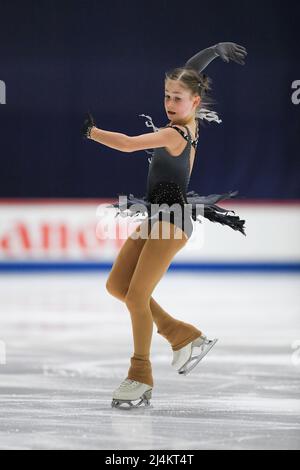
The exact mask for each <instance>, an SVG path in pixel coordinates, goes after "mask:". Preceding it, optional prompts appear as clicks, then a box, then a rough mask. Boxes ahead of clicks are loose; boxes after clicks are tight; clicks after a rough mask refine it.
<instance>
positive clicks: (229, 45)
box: [185, 42, 247, 73]
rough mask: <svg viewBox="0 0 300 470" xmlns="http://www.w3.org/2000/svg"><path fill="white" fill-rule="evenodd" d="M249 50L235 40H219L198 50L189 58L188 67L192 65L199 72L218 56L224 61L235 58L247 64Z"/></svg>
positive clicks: (239, 62)
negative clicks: (246, 58)
mask: <svg viewBox="0 0 300 470" xmlns="http://www.w3.org/2000/svg"><path fill="white" fill-rule="evenodd" d="M246 55H247V51H246V49H245V47H243V46H240V45H238V44H235V43H234V42H219V43H218V44H215V45H214V46H210V47H207V48H206V49H203V50H202V51H199V52H197V54H195V55H194V56H192V57H191V58H190V59H188V60H187V62H186V63H185V66H186V67H192V68H193V69H195V70H197V71H198V72H199V73H200V72H202V70H204V69H205V68H206V67H207V66H208V64H210V63H211V62H212V61H213V60H214V59H215V58H216V57H221V59H222V60H223V61H224V62H229V60H233V61H234V62H236V63H238V64H240V65H245V62H244V60H245V57H246Z"/></svg>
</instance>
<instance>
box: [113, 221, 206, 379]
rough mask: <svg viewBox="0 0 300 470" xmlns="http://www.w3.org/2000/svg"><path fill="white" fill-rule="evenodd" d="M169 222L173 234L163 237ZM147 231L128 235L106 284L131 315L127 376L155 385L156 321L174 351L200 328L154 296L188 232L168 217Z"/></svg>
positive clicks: (198, 332)
mask: <svg viewBox="0 0 300 470" xmlns="http://www.w3.org/2000/svg"><path fill="white" fill-rule="evenodd" d="M146 223H148V222H147V220H146V221H145V222H142V224H141V225H139V227H137V229H136V230H135V231H134V232H137V233H139V232H140V230H141V226H142V225H143V224H146ZM166 224H167V225H168V228H167V230H168V229H169V228H170V236H169V238H165V239H164V238H162V230H163V226H164V227H166ZM164 230H165V229H164ZM164 233H168V232H164ZM148 234H149V236H148V238H137V239H134V238H132V236H129V237H128V238H127V240H126V241H125V243H124V244H123V246H122V248H121V250H120V252H119V254H118V256H117V258H116V260H115V262H114V264H113V267H112V270H111V272H110V275H109V277H108V280H107V283H106V288H107V290H108V292H109V293H110V294H111V295H113V296H114V297H116V298H118V299H119V300H121V301H122V302H124V303H125V304H126V306H127V308H128V310H129V312H130V316H131V323H132V332H133V340H134V355H133V356H132V357H131V366H130V368H129V372H128V375H127V378H129V379H132V380H136V381H138V382H142V383H145V384H148V385H150V386H151V387H153V376H152V367H151V362H150V347H151V340H152V333H153V321H154V322H155V324H156V326H157V332H158V333H159V334H160V335H162V336H163V337H164V338H166V339H167V341H169V343H170V344H171V346H172V349H173V351H177V350H178V349H181V348H182V347H183V346H185V345H187V344H188V343H190V342H191V341H193V340H194V339H196V338H197V337H198V336H200V335H201V331H200V330H198V329H197V328H195V327H194V326H193V325H190V324H189V323H184V322H182V321H180V320H176V319H175V318H173V317H172V316H171V315H169V314H168V313H167V312H166V311H165V310H163V309H162V307H161V306H160V305H159V304H158V303H157V302H156V301H155V300H154V299H153V297H152V296H151V294H152V292H153V290H154V288H155V287H156V285H157V283H158V282H159V280H160V279H161V278H162V277H163V275H164V274H165V272H166V271H167V270H168V267H169V266H170V264H171V262H172V259H173V258H174V256H175V255H176V253H177V252H178V251H179V250H181V248H183V247H184V246H185V244H186V243H187V238H186V235H185V234H184V232H182V230H181V229H180V228H179V227H176V226H175V225H173V224H168V222H165V221H157V222H156V223H155V224H154V225H153V227H152V230H151V233H150V230H149V229H148ZM175 234H177V235H176V237H177V238H175ZM154 236H156V237H158V238H154ZM179 236H180V237H181V238H178V237H179Z"/></svg>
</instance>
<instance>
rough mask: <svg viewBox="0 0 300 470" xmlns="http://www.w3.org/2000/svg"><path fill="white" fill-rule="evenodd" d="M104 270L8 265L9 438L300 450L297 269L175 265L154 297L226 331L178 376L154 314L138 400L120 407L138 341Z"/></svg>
mask: <svg viewBox="0 0 300 470" xmlns="http://www.w3.org/2000/svg"><path fill="white" fill-rule="evenodd" d="M107 276H108V271H107V272H106V271H104V272H99V273H86V274H84V273H77V274H57V273H52V274H45V273H39V274H24V275H16V274H10V275H4V274H2V275H1V276H0V309H1V312H0V345H1V356H0V362H2V364H0V379H1V380H0V390H1V403H0V407H1V411H0V415H1V428H0V448H1V449H116V450H117V449H120V450H121V449H123V450H124V449H300V302H299V300H300V276H299V274H284V273H281V274H280V273H276V274H275V273H274V274H267V275H265V274H254V273H253V274H243V273H235V274H229V273H222V274H215V273H209V272H208V273H196V272H195V273H185V272H183V271H169V272H168V273H167V274H166V275H165V276H164V278H163V279H162V281H161V282H160V283H159V285H158V286H157V287H156V289H155V291H154V293H153V297H154V298H155V299H156V300H157V301H158V302H159V303H160V304H161V305H162V307H163V308H164V309H166V310H167V311H168V312H169V313H170V314H171V315H173V316H175V317H176V318H178V319H182V320H184V321H187V322H191V323H194V324H195V326H197V327H198V328H200V329H201V330H203V331H204V333H206V334H207V335H208V336H209V337H218V338H219V341H218V343H217V344H216V346H215V347H214V348H213V349H212V351H211V352H210V353H209V354H208V355H207V356H206V357H205V358H204V359H203V361H202V362H200V364H199V365H198V366H197V367H196V368H195V369H194V370H193V371H192V372H191V374H190V375H188V376H181V375H178V374H177V373H176V371H175V370H174V369H173V368H172V367H171V361H172V350H171V348H170V346H169V345H168V343H167V342H166V341H165V340H164V338H162V337H161V336H159V335H158V334H157V330H156V327H155V325H154V329H153V340H152V353H151V360H152V366H153V373H154V389H153V396H152V400H151V405H152V406H151V407H150V408H147V409H145V408H139V409H132V410H118V409H112V408H111V396H112V392H113V390H114V389H115V388H116V387H117V386H118V385H119V384H120V382H121V381H122V380H123V379H124V378H125V377H126V374H127V371H128V368H129V359H130V356H131V354H132V351H133V349H132V347H133V343H132V336H131V323H130V316H129V312H128V310H127V308H126V306H125V305H124V304H123V303H122V302H120V301H119V300H117V299H115V298H113V297H111V296H110V295H109V294H108V292H107V291H106V289H105V282H106V278H107ZM5 353H6V364H4V362H5Z"/></svg>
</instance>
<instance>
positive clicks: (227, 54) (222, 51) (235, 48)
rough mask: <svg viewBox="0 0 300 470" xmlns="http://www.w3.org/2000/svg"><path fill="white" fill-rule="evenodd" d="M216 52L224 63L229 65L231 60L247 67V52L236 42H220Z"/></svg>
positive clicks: (216, 46)
mask: <svg viewBox="0 0 300 470" xmlns="http://www.w3.org/2000/svg"><path fill="white" fill-rule="evenodd" d="M215 51H216V53H217V54H218V55H219V56H220V57H221V59H222V60H223V61H224V62H227V63H228V62H229V60H233V61H234V62H236V63H237V64H240V65H245V62H244V60H245V59H246V55H247V51H246V49H245V47H243V46H239V45H238V44H235V43H234V42H219V44H216V45H215Z"/></svg>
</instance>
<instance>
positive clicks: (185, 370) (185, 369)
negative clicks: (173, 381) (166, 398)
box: [178, 338, 218, 375]
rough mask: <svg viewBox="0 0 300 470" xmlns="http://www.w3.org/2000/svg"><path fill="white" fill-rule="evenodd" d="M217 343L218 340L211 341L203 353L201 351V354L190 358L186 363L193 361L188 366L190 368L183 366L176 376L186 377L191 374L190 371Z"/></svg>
mask: <svg viewBox="0 0 300 470" xmlns="http://www.w3.org/2000/svg"><path fill="white" fill-rule="evenodd" d="M217 341H218V338H216V339H213V340H212V341H211V342H210V344H208V345H207V348H206V349H205V351H203V352H202V353H201V354H199V356H192V357H191V358H190V359H189V361H188V363H191V362H192V361H194V363H193V364H191V365H190V367H188V366H187V365H184V366H182V367H181V368H180V369H179V370H178V374H181V375H187V374H189V373H190V372H191V370H193V369H194V367H196V365H197V364H198V363H199V362H200V361H201V359H203V358H204V356H206V354H207V353H208V352H209V351H210V350H211V348H212V347H213V346H214V345H215V344H216V342H217Z"/></svg>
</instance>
